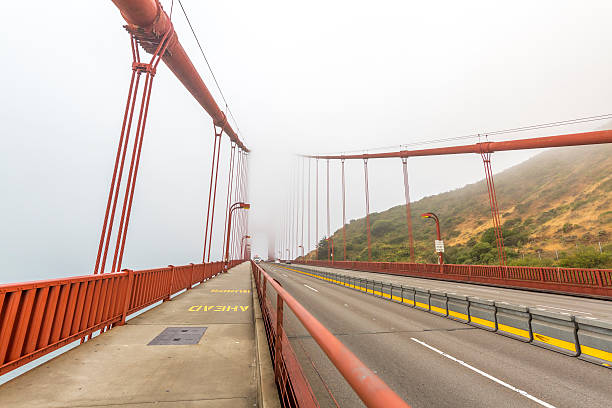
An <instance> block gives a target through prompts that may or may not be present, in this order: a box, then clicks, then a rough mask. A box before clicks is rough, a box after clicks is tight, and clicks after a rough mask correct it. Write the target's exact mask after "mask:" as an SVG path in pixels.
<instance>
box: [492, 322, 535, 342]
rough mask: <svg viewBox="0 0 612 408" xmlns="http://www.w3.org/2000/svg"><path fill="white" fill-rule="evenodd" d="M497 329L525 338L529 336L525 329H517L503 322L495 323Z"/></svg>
mask: <svg viewBox="0 0 612 408" xmlns="http://www.w3.org/2000/svg"><path fill="white" fill-rule="evenodd" d="M497 330H501V331H505V332H507V333H512V334H515V335H517V336H520V337H524V338H526V339H529V338H531V336H530V335H529V332H528V331H527V330H523V329H519V328H516V327H512V326H506V325H505V324H501V323H497Z"/></svg>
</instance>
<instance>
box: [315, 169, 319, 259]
mask: <svg viewBox="0 0 612 408" xmlns="http://www.w3.org/2000/svg"><path fill="white" fill-rule="evenodd" d="M315 248H316V250H317V258H316V259H319V159H315Z"/></svg>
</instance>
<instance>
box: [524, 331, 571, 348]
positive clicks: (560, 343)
mask: <svg viewBox="0 0 612 408" xmlns="http://www.w3.org/2000/svg"><path fill="white" fill-rule="evenodd" d="M533 339H534V340H538V341H540V342H542V343H546V344H550V345H551V346H555V347H559V348H562V349H566V350H570V351H574V352H575V351H576V345H575V344H574V343H570V342H569V341H565V340H561V339H555V338H554V337H550V336H545V335H543V334H539V333H536V332H533Z"/></svg>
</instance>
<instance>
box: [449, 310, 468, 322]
mask: <svg viewBox="0 0 612 408" xmlns="http://www.w3.org/2000/svg"><path fill="white" fill-rule="evenodd" d="M448 315H449V316H453V317H456V318H458V319H463V320H465V321H468V320H469V318H468V315H466V314H463V313H459V312H455V311H453V310H450V309H449V310H448Z"/></svg>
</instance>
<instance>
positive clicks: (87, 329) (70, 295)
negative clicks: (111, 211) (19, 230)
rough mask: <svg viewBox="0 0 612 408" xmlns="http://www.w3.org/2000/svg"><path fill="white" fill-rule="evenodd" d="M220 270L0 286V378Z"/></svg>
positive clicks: (191, 268)
mask: <svg viewBox="0 0 612 408" xmlns="http://www.w3.org/2000/svg"><path fill="white" fill-rule="evenodd" d="M241 262H243V261H233V262H232V263H231V266H235V265H237V264H238V263H241ZM222 270H223V262H213V263H207V264H190V265H184V266H176V267H175V266H169V267H166V268H157V269H148V270H142V271H132V270H124V271H122V272H117V273H102V274H96V275H88V276H74V277H70V278H61V279H49V280H41V281H34V282H23V283H10V284H4V285H0V375H2V374H5V373H7V372H9V371H11V370H14V369H15V368H17V367H20V366H22V365H24V364H27V363H29V362H31V361H33V360H36V359H37V358H39V357H42V356H44V355H45V354H47V353H50V352H52V351H54V350H57V349H59V348H61V347H63V346H66V345H68V344H70V343H72V342H74V341H77V340H79V339H83V338H85V337H87V336H90V335H92V334H93V333H95V332H97V331H105V329H106V328H111V327H113V326H116V325H122V324H125V321H126V318H127V317H128V315H130V314H132V313H134V312H137V311H139V310H141V309H143V308H145V307H147V306H150V305H152V304H154V303H156V302H159V301H162V300H169V299H170V296H172V295H173V294H175V293H177V292H179V291H181V290H183V289H190V288H191V287H192V286H193V285H194V284H195V283H198V282H203V281H204V280H206V279H209V278H211V277H213V276H215V275H216V274H218V273H219V272H221V271H222Z"/></svg>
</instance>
